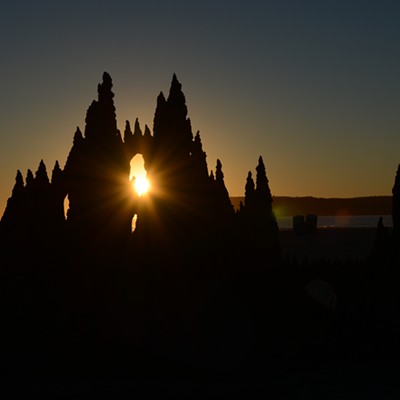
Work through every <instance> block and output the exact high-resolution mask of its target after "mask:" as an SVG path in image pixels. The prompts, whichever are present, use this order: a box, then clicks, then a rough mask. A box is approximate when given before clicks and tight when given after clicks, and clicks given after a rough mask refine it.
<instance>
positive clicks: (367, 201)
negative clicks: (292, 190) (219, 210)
mask: <svg viewBox="0 0 400 400" xmlns="http://www.w3.org/2000/svg"><path fill="white" fill-rule="evenodd" d="M230 199H231V202H232V205H233V206H234V207H235V209H238V208H239V203H240V201H242V202H244V197H240V196H232V197H231V198H230ZM273 200H274V201H273V203H272V207H273V210H274V212H275V215H277V216H281V217H284V216H285V217H290V216H293V215H306V214H316V215H391V214H392V196H368V197H353V198H322V197H312V196H305V197H290V196H274V197H273Z"/></svg>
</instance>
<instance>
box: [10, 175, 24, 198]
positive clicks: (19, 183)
mask: <svg viewBox="0 0 400 400" xmlns="http://www.w3.org/2000/svg"><path fill="white" fill-rule="evenodd" d="M23 191H24V178H23V177H22V174H21V171H20V170H18V171H17V175H16V176H15V185H14V188H13V190H12V196H18V195H19V194H20V193H23Z"/></svg>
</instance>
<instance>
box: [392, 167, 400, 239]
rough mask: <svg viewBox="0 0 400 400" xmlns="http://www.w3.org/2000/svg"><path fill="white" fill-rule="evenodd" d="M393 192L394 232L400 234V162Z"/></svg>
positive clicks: (396, 234)
mask: <svg viewBox="0 0 400 400" xmlns="http://www.w3.org/2000/svg"><path fill="white" fill-rule="evenodd" d="M392 194H393V197H392V220H393V234H394V235H395V236H400V164H399V165H398V167H397V172H396V177H395V180H394V185H393V189H392Z"/></svg>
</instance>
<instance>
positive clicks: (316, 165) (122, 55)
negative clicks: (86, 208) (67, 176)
mask: <svg viewBox="0 0 400 400" xmlns="http://www.w3.org/2000/svg"><path fill="white" fill-rule="evenodd" d="M399 21H400V2H399V1H397V0H393V1H384V0H376V1H368V0H359V1H352V0H343V1H339V0H338V1H330V0H323V1H322V0H315V1H307V0H305V1H302V0H293V1H289V0H288V1H285V0H276V1H272V0H260V1H254V0H246V1H243V0H241V1H235V0H198V1H197V0H181V1H178V0H168V1H166V0H163V1H161V0H160V1H155V0H143V1H142V2H139V1H135V0H127V1H123V0H110V1H104V0H96V1H90V0H68V1H61V0H59V1H57V0H49V1H43V0H35V1H30V0H26V1H18V0H14V1H12V2H10V1H3V0H2V1H1V11H0V33H1V34H0V51H1V62H0V73H1V75H0V76H1V89H0V215H1V214H2V213H3V209H4V207H5V202H6V200H7V198H8V197H9V196H10V194H11V190H12V187H13V185H14V179H15V174H16V171H17V169H20V170H21V172H22V173H23V175H24V176H25V175H26V171H27V169H28V168H30V169H32V170H33V172H35V171H36V170H37V167H38V164H39V161H40V160H41V159H43V160H44V161H45V163H46V165H47V168H48V172H49V173H50V172H51V170H52V169H53V166H54V162H55V160H56V159H57V160H59V162H60V165H61V167H63V166H64V165H65V161H66V158H67V156H68V153H69V150H70V148H71V146H72V139H73V134H74V131H75V129H76V127H77V126H79V127H80V128H81V129H82V130H83V129H84V120H85V115H86V110H87V108H88V106H89V105H90V103H91V102H92V100H94V99H95V98H96V96H97V84H98V83H99V82H101V78H102V74H103V71H107V72H109V73H110V75H111V76H112V78H113V83H114V88H113V91H114V93H115V105H116V108H117V122H118V126H119V129H120V130H121V131H123V129H124V125H125V120H126V119H129V120H130V121H131V123H132V124H133V122H134V120H135V118H136V117H138V118H139V121H140V122H141V124H142V127H144V124H148V125H149V126H150V127H151V128H152V125H153V116H154V110H155V106H156V98H157V95H158V93H159V92H160V91H163V92H164V93H166V94H167V93H168V90H169V86H170V82H171V78H172V74H173V73H176V74H177V77H178V79H179V81H180V82H181V83H182V85H183V91H184V93H185V96H186V101H187V106H188V110H189V117H190V118H191V120H192V127H193V131H194V132H196V131H197V130H200V135H201V138H202V142H203V147H204V150H205V151H206V153H207V161H208V167H209V170H211V169H214V168H215V164H216V160H217V158H219V159H220V160H221V162H222V165H223V171H224V174H225V183H226V186H227V188H228V191H229V193H230V195H232V196H241V195H243V194H244V185H245V179H246V176H247V172H248V171H249V170H252V171H254V169H255V167H256V165H257V160H258V157H259V156H260V155H262V156H263V158H264V162H265V164H266V168H267V175H268V178H269V181H270V187H271V191H272V193H273V194H274V195H292V196H305V195H312V196H321V197H354V196H364V195H389V194H391V189H392V186H393V182H394V177H395V173H396V169H397V165H398V163H399V162H400V112H399V110H400V79H399V77H400V23H399Z"/></svg>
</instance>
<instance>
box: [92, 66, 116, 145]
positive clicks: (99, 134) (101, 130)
mask: <svg viewBox="0 0 400 400" xmlns="http://www.w3.org/2000/svg"><path fill="white" fill-rule="evenodd" d="M111 89H112V80H111V77H110V75H109V74H108V73H107V72H104V74H103V82H102V83H100V84H99V85H98V87H97V92H98V100H97V101H93V102H92V104H91V105H90V107H89V109H88V111H87V114H86V127H85V137H86V139H88V140H89V141H95V142H97V143H98V142H100V141H101V142H104V141H110V140H111V141H112V138H115V137H120V135H119V132H118V129H117V119H116V114H115V106H114V100H113V98H114V93H113V92H112V90H111Z"/></svg>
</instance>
